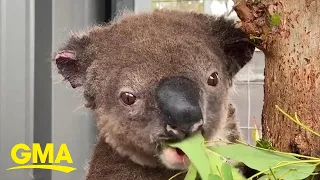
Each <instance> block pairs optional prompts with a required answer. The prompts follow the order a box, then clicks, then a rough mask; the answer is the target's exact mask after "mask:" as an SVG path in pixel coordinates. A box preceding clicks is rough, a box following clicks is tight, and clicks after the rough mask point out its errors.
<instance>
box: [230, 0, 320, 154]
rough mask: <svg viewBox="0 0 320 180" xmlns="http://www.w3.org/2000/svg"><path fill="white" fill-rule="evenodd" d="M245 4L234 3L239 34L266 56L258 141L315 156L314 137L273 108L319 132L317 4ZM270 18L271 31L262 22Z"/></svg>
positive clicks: (270, 0)
mask: <svg viewBox="0 0 320 180" xmlns="http://www.w3.org/2000/svg"><path fill="white" fill-rule="evenodd" d="M249 1H250V0H248V1H247V2H246V1H245V0H235V7H234V9H235V11H236V12H237V14H238V15H239V18H240V19H241V20H242V29H243V30H244V31H246V32H247V33H249V34H252V33H256V34H254V35H255V36H264V37H265V38H264V39H263V40H261V41H259V42H256V44H257V47H262V50H263V51H264V52H265V55H266V59H265V61H266V67H265V86H264V92H265V97H264V106H263V113H262V126H263V127H262V129H263V136H264V137H266V138H267V139H269V140H270V141H271V142H272V144H273V145H274V146H275V147H276V148H277V149H278V150H281V151H288V152H295V153H300V154H304V155H311V156H316V157H319V156H320V137H316V136H314V135H312V134H310V133H309V132H306V131H305V130H303V129H301V128H299V127H298V125H296V124H294V123H293V122H291V121H290V120H288V119H287V118H286V117H284V116H283V115H282V114H281V113H280V112H279V111H277V110H276V108H275V105H279V106H280V107H281V108H283V109H284V110H285V111H286V112H288V113H289V114H291V115H293V114H294V112H297V113H298V115H299V118H300V120H301V121H302V122H303V123H304V124H306V125H307V126H309V127H311V128H312V129H313V130H315V131H317V132H320V87H319V85H320V1H318V0H261V2H259V3H252V2H251V1H250V2H249ZM256 1H257V0H256ZM248 9H249V10H248ZM257 11H258V12H257ZM259 11H262V13H261V12H259ZM259 13H260V15H261V16H257V15H256V14H258V15H259ZM273 13H279V14H280V20H281V21H280V24H279V25H278V26H277V27H271V26H270V23H268V22H270V17H271V16H272V14H273ZM248 14H251V17H249V15H248ZM259 18H260V20H261V19H263V20H264V21H263V23H260V24H259V22H258V19H259ZM248 24H249V25H248ZM252 29H254V31H253V30H252ZM257 29H258V31H256V30H257Z"/></svg>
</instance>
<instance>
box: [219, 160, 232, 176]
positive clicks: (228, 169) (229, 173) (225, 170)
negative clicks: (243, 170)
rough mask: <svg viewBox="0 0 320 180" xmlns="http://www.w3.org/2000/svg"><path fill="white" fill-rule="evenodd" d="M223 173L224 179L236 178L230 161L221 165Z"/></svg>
mask: <svg viewBox="0 0 320 180" xmlns="http://www.w3.org/2000/svg"><path fill="white" fill-rule="evenodd" d="M221 174H222V179H224V180H234V178H233V175H232V171H231V166H230V164H228V163H223V164H222V166H221Z"/></svg>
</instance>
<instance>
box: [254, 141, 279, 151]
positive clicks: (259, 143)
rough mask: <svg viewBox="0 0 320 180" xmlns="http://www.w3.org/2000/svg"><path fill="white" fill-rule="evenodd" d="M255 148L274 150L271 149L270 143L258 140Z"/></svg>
mask: <svg viewBox="0 0 320 180" xmlns="http://www.w3.org/2000/svg"><path fill="white" fill-rule="evenodd" d="M256 147H259V148H263V149H270V150H275V149H274V148H273V147H272V144H271V142H269V141H267V140H266V139H260V140H258V141H256Z"/></svg>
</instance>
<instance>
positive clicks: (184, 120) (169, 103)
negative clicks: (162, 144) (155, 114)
mask: <svg viewBox="0 0 320 180" xmlns="http://www.w3.org/2000/svg"><path fill="white" fill-rule="evenodd" d="M156 101H157V103H158V106H159V108H160V110H161V113H162V115H163V119H164V121H165V123H166V124H167V125H169V126H168V128H169V129H170V128H172V130H173V131H174V130H176V131H175V132H176V134H178V133H190V132H192V131H195V130H198V129H199V128H200V127H201V125H202V122H203V121H202V112H201V108H200V106H199V101H200V88H199V86H198V85H197V84H196V83H195V82H194V81H192V80H190V79H188V78H185V77H173V78H168V79H164V80H161V81H160V83H159V85H158V86H157V88H156Z"/></svg>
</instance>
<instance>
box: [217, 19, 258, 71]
mask: <svg viewBox="0 0 320 180" xmlns="http://www.w3.org/2000/svg"><path fill="white" fill-rule="evenodd" d="M213 29H214V31H215V32H214V33H215V36H216V38H217V39H219V40H220V46H221V48H222V49H223V52H224V54H225V55H226V57H227V68H228V70H229V72H230V75H231V76H232V77H233V76H234V75H235V74H237V72H238V71H239V70H240V69H241V68H243V66H245V65H246V64H247V63H248V62H249V61H250V60H251V59H252V56H253V53H254V50H255V46H254V45H253V44H252V43H251V42H250V40H249V36H248V35H247V34H246V33H245V32H243V31H242V30H241V29H239V28H236V27H235V23H234V21H233V20H227V19H225V18H223V17H219V18H217V19H216V20H215V21H214V26H213Z"/></svg>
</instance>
